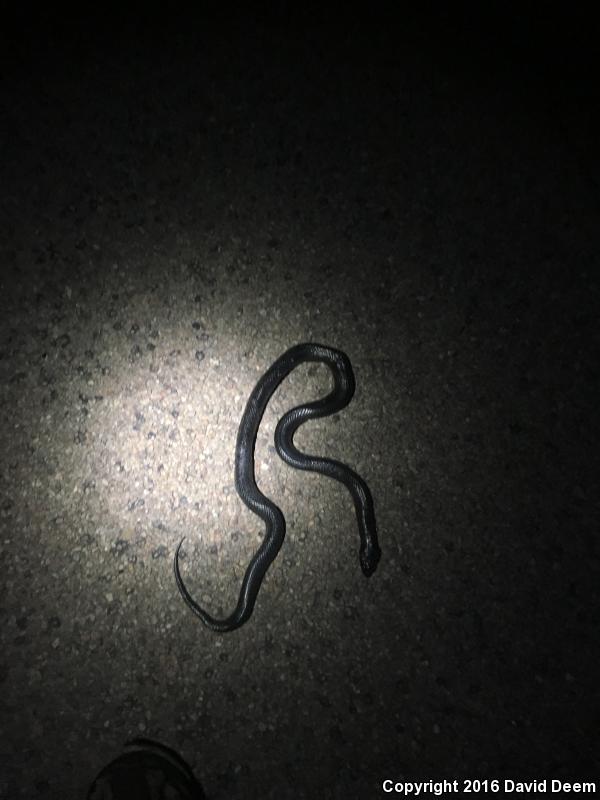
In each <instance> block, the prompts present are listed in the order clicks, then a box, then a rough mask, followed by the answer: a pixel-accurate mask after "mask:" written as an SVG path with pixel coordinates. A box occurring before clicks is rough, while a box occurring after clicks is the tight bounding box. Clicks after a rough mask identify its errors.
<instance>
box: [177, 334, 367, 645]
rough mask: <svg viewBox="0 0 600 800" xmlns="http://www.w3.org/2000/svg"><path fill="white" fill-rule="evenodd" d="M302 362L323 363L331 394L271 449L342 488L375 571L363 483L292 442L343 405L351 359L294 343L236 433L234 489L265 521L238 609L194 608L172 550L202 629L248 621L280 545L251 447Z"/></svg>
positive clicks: (280, 434) (279, 528) (283, 424)
mask: <svg viewBox="0 0 600 800" xmlns="http://www.w3.org/2000/svg"><path fill="white" fill-rule="evenodd" d="M306 361H317V362H322V363H324V364H327V366H328V367H329V369H330V370H331V372H332V374H333V378H334V387H333V390H332V391H331V392H330V393H329V394H328V395H327V396H326V397H323V398H322V399H321V400H315V401H314V402H312V403H306V404H305V405H301V406H297V407H296V408H293V409H292V410H291V411H288V412H287V414H284V416H283V417H282V418H281V419H280V420H279V422H278V424H277V427H276V430H275V448H276V450H277V453H278V454H279V456H280V457H281V458H282V459H283V460H284V461H285V462H286V463H288V464H290V465H291V466H292V467H295V468H296V469H303V470H311V471H313V472H320V473H322V474H323V475H327V476H328V477H329V478H334V479H335V480H337V481H340V483H343V484H344V486H346V487H347V489H348V491H349V492H350V494H351V495H352V499H353V501H354V508H355V510H356V518H357V521H358V530H359V534H360V542H361V544H360V550H359V560H360V566H361V568H362V571H363V573H364V574H365V575H366V576H367V577H368V576H370V575H371V574H372V573H373V572H374V571H375V569H376V567H377V563H378V561H379V558H380V556H381V551H380V549H379V545H378V542H377V528H376V525H375V512H374V509H373V498H372V497H371V492H370V491H369V488H368V486H367V484H366V483H365V482H364V480H363V479H362V478H361V477H360V476H359V475H357V474H356V473H355V472H354V471H353V470H351V469H350V468H349V467H347V466H346V465H345V464H341V463H340V462H339V461H334V460H333V459H329V458H319V457H317V456H312V455H306V454H305V453H301V452H300V451H299V450H298V449H297V448H296V447H295V446H294V442H293V438H294V434H295V432H296V431H297V430H298V428H299V427H300V425H302V424H303V423H304V422H306V420H308V419H316V418H317V417H326V416H328V415H329V414H333V413H335V412H336V411H340V410H341V409H342V408H345V407H346V406H347V405H348V403H349V402H350V400H351V399H352V395H353V394H354V386H355V384H354V375H353V372H352V366H351V365H350V360H349V358H348V356H347V355H346V354H345V353H342V352H341V351H339V350H334V349H333V348H331V347H326V346H325V345H320V344H313V343H307V344H298V345H295V346H294V347H291V348H290V349H289V350H287V351H286V352H285V353H284V354H283V355H282V356H280V357H279V358H278V359H277V361H275V363H274V364H273V365H272V366H271V367H270V368H269V369H268V370H267V371H266V372H265V374H264V375H263V376H262V378H261V379H260V380H259V381H258V383H257V384H256V386H255V387H254V390H253V391H252V394H251V395H250V398H249V400H248V403H247V404H246V408H245V410H244V414H243V416H242V420H241V422H240V427H239V430H238V436H237V444H236V449H235V488H236V490H237V493H238V494H239V496H240V497H241V499H242V500H243V501H244V503H245V504H246V505H247V506H248V508H249V509H250V510H251V511H253V512H254V513H255V514H257V515H258V516H259V517H260V518H261V519H262V520H263V521H264V523H265V526H266V532H265V537H264V539H263V542H262V544H261V545H260V547H259V548H258V550H257V552H256V553H255V554H254V556H253V558H252V560H251V561H250V564H249V565H248V568H247V570H246V574H245V575H244V579H243V581H242V588H241V590H240V595H239V599H238V602H237V606H236V608H235V610H234V611H233V613H232V614H231V615H230V616H229V617H227V618H226V619H215V618H214V617H212V616H211V615H210V614H209V613H208V612H206V611H205V610H204V609H203V608H201V607H200V606H199V605H198V603H197V602H196V601H195V600H194V598H193V597H192V596H191V594H190V593H189V591H188V590H187V588H186V586H185V584H184V582H183V579H182V577H181V573H180V571H179V551H180V550H181V545H182V544H183V542H184V539H185V537H184V539H182V540H181V542H180V543H179V545H178V547H177V550H176V551H175V559H174V570H175V579H176V581H177V586H178V588H179V591H180V593H181V595H182V597H183V599H184V600H185V602H186V603H187V605H188V606H189V607H190V608H191V610H192V611H193V612H194V614H196V615H197V616H198V617H200V619H201V620H202V622H204V624H205V625H207V626H208V627H209V628H211V629H212V630H213V631H217V632H219V633H224V632H226V631H232V630H235V629H236V628H239V627H240V625H243V624H244V622H246V621H247V620H248V619H249V617H250V615H251V614H252V610H253V608H254V603H255V602H256V597H257V595H258V592H259V589H260V585H261V583H262V580H263V578H264V576H265V573H266V572H267V570H268V568H269V566H270V565H271V563H272V561H273V560H274V559H275V557H276V556H277V553H278V552H279V549H280V548H281V545H282V544H283V540H284V537H285V518H284V516H283V514H282V512H281V510H280V509H279V508H278V507H277V506H276V505H275V503H273V502H272V501H271V500H269V498H268V497H265V495H264V494H263V493H262V492H261V491H260V489H259V488H258V486H257V485H256V479H255V475H254V445H255V442H256V435H257V433H258V427H259V425H260V421H261V419H262V416H263V413H264V411H265V408H266V407H267V404H268V402H269V400H270V398H271V396H272V395H273V393H274V391H275V389H276V388H277V387H278V386H279V384H280V383H281V382H282V381H283V379H284V378H285V377H286V376H287V375H289V373H290V372H291V371H292V370H293V369H294V368H295V367H297V366H298V365H299V364H302V363H304V362H306Z"/></svg>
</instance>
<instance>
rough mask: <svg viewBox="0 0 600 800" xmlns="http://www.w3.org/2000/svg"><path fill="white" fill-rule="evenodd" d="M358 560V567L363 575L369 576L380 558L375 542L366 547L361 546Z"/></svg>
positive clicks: (379, 551)
mask: <svg viewBox="0 0 600 800" xmlns="http://www.w3.org/2000/svg"><path fill="white" fill-rule="evenodd" d="M358 558H359V560H360V567H361V569H362V571H363V573H364V575H365V577H367V578H368V577H370V576H371V575H372V574H373V573H374V572H375V570H376V569H377V564H379V559H380V558H381V550H380V549H379V547H378V546H377V545H376V544H369V545H367V546H366V547H361V548H360V552H359V554H358Z"/></svg>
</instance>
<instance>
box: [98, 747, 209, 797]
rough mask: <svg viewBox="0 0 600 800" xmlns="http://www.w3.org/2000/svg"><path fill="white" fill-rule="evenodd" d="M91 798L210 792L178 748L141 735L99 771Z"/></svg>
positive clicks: (163, 795) (184, 794) (202, 795)
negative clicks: (200, 781) (203, 788)
mask: <svg viewBox="0 0 600 800" xmlns="http://www.w3.org/2000/svg"><path fill="white" fill-rule="evenodd" d="M87 800H206V795H205V794H204V791H203V790H202V787H201V786H200V784H199V783H198V781H197V780H196V778H195V777H194V773H193V772H192V770H191V769H190V767H189V766H188V765H187V764H186V762H185V761H184V760H183V758H182V757H181V756H180V755H179V754H178V753H176V752H175V750H171V748H170V747H166V746H165V745H163V744H159V743H158V742H154V741H152V740H151V739H142V738H138V739H132V740H131V741H129V742H126V743H125V752H124V753H122V754H121V755H120V756H118V757H117V758H115V760H114V761H111V762H110V764H107V765H106V766H105V767H104V768H103V769H102V770H101V771H100V772H99V774H98V775H97V777H96V779H95V780H94V782H93V783H92V785H91V786H90V788H89V791H88V794H87Z"/></svg>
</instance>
